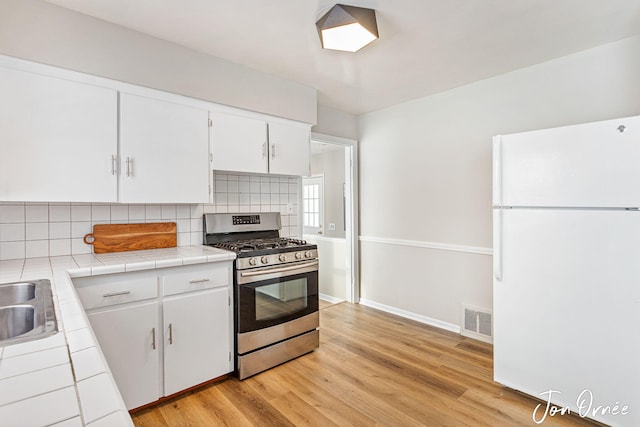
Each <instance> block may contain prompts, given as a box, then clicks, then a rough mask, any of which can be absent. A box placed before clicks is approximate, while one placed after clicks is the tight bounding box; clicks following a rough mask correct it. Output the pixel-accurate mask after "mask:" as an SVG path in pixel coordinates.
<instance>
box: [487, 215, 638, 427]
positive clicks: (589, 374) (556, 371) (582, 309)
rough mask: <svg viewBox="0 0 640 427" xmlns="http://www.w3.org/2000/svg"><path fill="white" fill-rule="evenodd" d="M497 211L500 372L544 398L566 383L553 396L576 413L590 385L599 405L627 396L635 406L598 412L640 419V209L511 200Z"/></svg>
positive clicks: (629, 421)
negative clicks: (522, 205) (530, 205)
mask: <svg viewBox="0 0 640 427" xmlns="http://www.w3.org/2000/svg"><path fill="white" fill-rule="evenodd" d="M496 211H500V210H496ZM494 218H495V220H496V222H497V223H496V224H494V226H495V227H496V228H498V229H499V230H501V232H500V233H499V236H498V235H497V239H496V244H497V245H499V246H501V247H496V248H495V250H494V252H495V253H496V254H501V257H502V259H501V262H500V263H499V266H500V268H501V269H502V271H501V274H497V275H496V277H494V307H493V312H494V322H495V323H494V379H495V380H496V381H497V382H499V383H501V384H503V385H505V386H507V387H510V388H513V389H516V390H520V391H522V392H524V393H527V394H530V395H532V396H534V397H537V398H539V399H542V400H546V399H547V397H546V396H545V395H541V393H544V392H548V391H549V390H554V391H557V392H558V393H553V394H552V397H553V402H554V403H555V404H557V405H562V406H563V407H564V406H569V407H570V408H571V412H572V413H574V414H581V413H584V412H585V411H586V408H583V409H582V412H580V411H579V408H578V406H577V401H578V399H579V398H580V396H581V394H582V397H586V396H589V395H591V396H592V398H593V399H592V402H593V404H592V405H591V409H592V410H593V409H594V408H596V406H598V405H602V406H607V405H609V406H611V407H613V406H614V405H616V402H618V405H619V407H622V406H624V405H627V406H628V407H629V410H628V412H629V413H628V414H627V415H621V414H617V415H613V414H611V413H608V414H604V415H603V414H601V413H600V412H597V413H596V414H595V415H594V414H593V413H591V412H590V413H589V417H591V418H594V419H596V420H598V421H601V422H603V423H605V424H608V425H615V426H629V427H631V426H640V244H639V243H640V212H628V211H603V210H590V211H589V210H585V211H581V210H552V209H542V210H535V209H504V210H502V213H501V214H499V213H496V214H495V217H494ZM585 390H588V391H587V392H586V393H587V394H584V393H583V392H584V391H585ZM533 409H534V408H533V407H532V408H531V410H532V414H533ZM539 414H541V413H539Z"/></svg>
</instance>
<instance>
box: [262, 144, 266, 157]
mask: <svg viewBox="0 0 640 427" xmlns="http://www.w3.org/2000/svg"><path fill="white" fill-rule="evenodd" d="M262 158H263V159H266V158H267V143H266V142H265V143H264V144H262Z"/></svg>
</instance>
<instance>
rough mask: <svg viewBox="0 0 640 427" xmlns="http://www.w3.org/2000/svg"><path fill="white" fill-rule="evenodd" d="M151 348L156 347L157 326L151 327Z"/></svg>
mask: <svg viewBox="0 0 640 427" xmlns="http://www.w3.org/2000/svg"><path fill="white" fill-rule="evenodd" d="M151 348H152V349H154V350H155V349H156V328H151Z"/></svg>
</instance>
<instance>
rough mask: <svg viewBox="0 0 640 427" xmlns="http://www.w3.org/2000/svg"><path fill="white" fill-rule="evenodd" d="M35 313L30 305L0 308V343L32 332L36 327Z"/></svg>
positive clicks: (34, 309)
mask: <svg viewBox="0 0 640 427" xmlns="http://www.w3.org/2000/svg"><path fill="white" fill-rule="evenodd" d="M35 312H36V308H35V307H34V306H32V305H10V306H8V307H0V341H1V340H6V339H9V338H15V337H18V336H20V335H23V334H26V333H27V332H29V331H32V330H33V328H35V326H36V324H35V320H36V317H35Z"/></svg>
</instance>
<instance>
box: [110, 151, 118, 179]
mask: <svg viewBox="0 0 640 427" xmlns="http://www.w3.org/2000/svg"><path fill="white" fill-rule="evenodd" d="M116 160H117V159H116V156H115V155H113V154H112V155H111V175H115V174H116V172H117V170H116Z"/></svg>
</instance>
